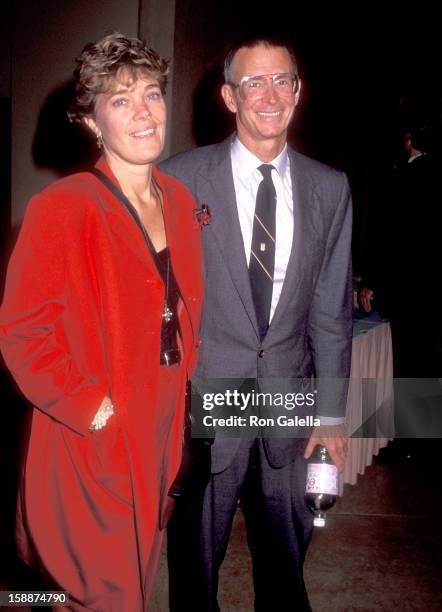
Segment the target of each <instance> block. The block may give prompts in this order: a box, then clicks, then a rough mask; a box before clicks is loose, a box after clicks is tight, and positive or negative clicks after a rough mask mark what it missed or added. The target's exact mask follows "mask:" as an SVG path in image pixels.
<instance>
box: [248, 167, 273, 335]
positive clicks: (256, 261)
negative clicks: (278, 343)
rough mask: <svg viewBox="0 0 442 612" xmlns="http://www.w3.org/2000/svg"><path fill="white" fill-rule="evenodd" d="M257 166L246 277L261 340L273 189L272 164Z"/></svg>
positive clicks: (269, 278) (268, 296)
mask: <svg viewBox="0 0 442 612" xmlns="http://www.w3.org/2000/svg"><path fill="white" fill-rule="evenodd" d="M258 170H259V171H260V172H261V174H262V175H263V177H264V178H263V180H262V181H261V182H260V184H259V187H258V192H257V194H256V205H255V216H254V219H253V233H252V251H251V254H250V264H249V277H250V286H251V289H252V296H253V302H254V304H255V311H256V318H257V321H258V328H259V334H260V338H261V340H263V338H264V336H265V335H266V333H267V329H268V327H269V319H270V306H271V302H272V292H273V274H274V270H275V233H276V232H275V229H276V191H275V186H274V185H273V181H272V170H273V166H271V165H270V164H263V165H262V166H259V168H258Z"/></svg>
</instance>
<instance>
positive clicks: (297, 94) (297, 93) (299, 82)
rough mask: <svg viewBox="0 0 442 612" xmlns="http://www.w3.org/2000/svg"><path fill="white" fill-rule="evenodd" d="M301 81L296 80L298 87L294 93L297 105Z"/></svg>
mask: <svg viewBox="0 0 442 612" xmlns="http://www.w3.org/2000/svg"><path fill="white" fill-rule="evenodd" d="M301 85H302V83H301V81H298V89H297V90H296V93H295V106H297V104H298V102H299V96H300V95H301Z"/></svg>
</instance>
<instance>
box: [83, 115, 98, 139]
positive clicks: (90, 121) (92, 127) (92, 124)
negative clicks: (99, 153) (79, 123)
mask: <svg viewBox="0 0 442 612" xmlns="http://www.w3.org/2000/svg"><path fill="white" fill-rule="evenodd" d="M83 121H84V123H85V125H87V127H88V128H89V129H90V130H91V131H92V132H93V133H94V134H95V136H96V137H97V138H98V136H100V135H101V131H100V129H99V128H98V125H97V124H96V123H95V121H94V120H93V119H92V117H91V116H89V117H84V118H83Z"/></svg>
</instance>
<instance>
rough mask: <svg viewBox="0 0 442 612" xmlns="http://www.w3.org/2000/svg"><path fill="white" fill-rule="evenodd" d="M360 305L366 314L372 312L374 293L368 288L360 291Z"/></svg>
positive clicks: (362, 288)
mask: <svg viewBox="0 0 442 612" xmlns="http://www.w3.org/2000/svg"><path fill="white" fill-rule="evenodd" d="M358 299H359V303H360V305H361V306H362V308H363V309H364V310H365V312H371V302H372V300H373V291H372V290H371V289H369V288H368V287H361V289H359V290H358Z"/></svg>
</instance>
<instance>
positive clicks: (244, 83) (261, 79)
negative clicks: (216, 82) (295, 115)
mask: <svg viewBox="0 0 442 612" xmlns="http://www.w3.org/2000/svg"><path fill="white" fill-rule="evenodd" d="M270 81H271V82H272V86H273V91H275V92H276V93H277V94H278V95H280V96H281V97H285V98H288V97H291V96H294V95H295V93H296V91H297V90H298V83H299V81H298V77H297V75H296V74H293V73H290V72H278V73H276V74H260V75H259V76H243V77H242V79H241V81H240V82H239V83H231V85H232V87H237V88H238V89H239V91H240V94H241V96H242V97H243V98H244V99H245V100H252V99H255V98H261V97H262V96H263V95H265V94H266V93H267V91H268V88H269V85H270Z"/></svg>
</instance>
